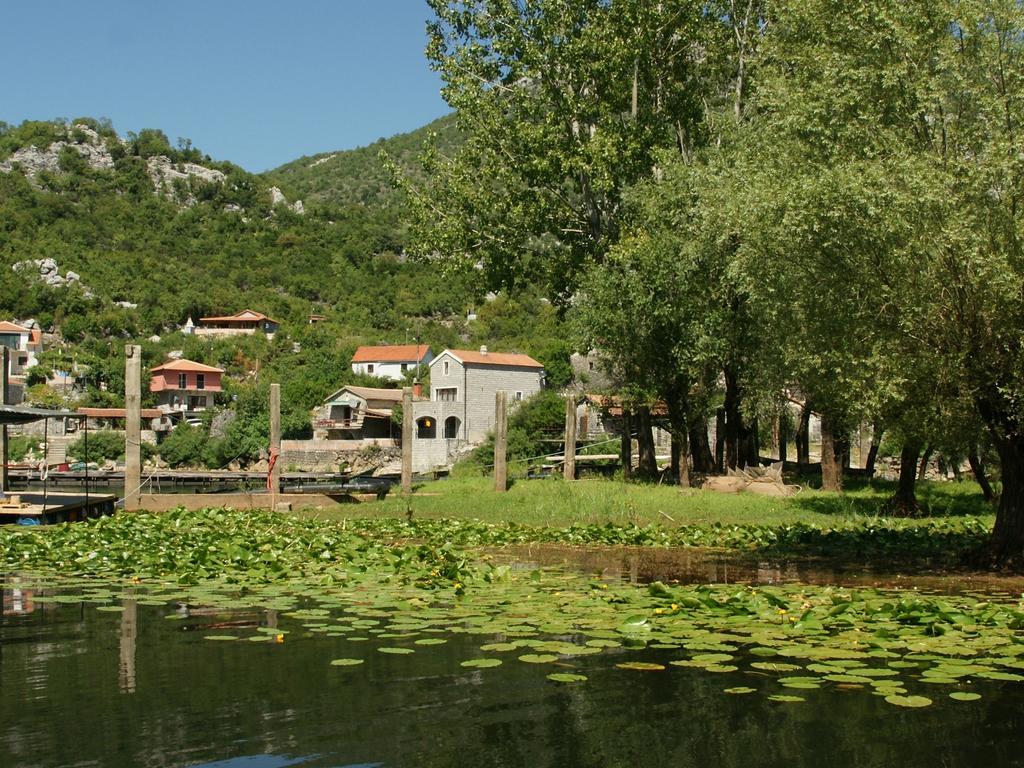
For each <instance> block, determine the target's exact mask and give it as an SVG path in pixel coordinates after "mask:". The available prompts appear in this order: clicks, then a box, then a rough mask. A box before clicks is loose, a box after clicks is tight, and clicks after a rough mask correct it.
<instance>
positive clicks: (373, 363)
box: [352, 344, 434, 381]
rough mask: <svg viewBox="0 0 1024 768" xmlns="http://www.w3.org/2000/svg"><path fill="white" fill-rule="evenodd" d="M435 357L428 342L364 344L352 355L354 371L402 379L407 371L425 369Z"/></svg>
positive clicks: (385, 377) (396, 379) (394, 379)
mask: <svg viewBox="0 0 1024 768" xmlns="http://www.w3.org/2000/svg"><path fill="white" fill-rule="evenodd" d="M433 357H434V355H433V353H432V352H431V351H430V347H428V346H427V345H426V344H398V345H389V344H378V345H377V346H363V347H359V348H358V349H357V350H356V353H355V354H354V355H352V373H361V374H364V375H366V376H376V377H377V378H378V379H387V380H388V381H402V380H403V379H404V378H405V375H406V373H407V372H409V371H413V372H415V371H418V370H420V369H425V368H426V366H428V365H430V361H431V360H432V359H433ZM414 375H415V374H414Z"/></svg>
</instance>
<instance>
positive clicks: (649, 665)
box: [615, 661, 665, 672]
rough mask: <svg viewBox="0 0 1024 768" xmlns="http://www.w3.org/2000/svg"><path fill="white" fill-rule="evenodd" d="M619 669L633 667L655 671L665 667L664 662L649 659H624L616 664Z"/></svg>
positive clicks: (639, 669) (644, 670) (643, 670)
mask: <svg viewBox="0 0 1024 768" xmlns="http://www.w3.org/2000/svg"><path fill="white" fill-rule="evenodd" d="M615 666H616V667H618V668H619V669H635V670H638V671H642V672H655V671H659V670H662V669H665V665H664V664H655V663H654V662H650V661H624V662H622V663H621V664H616V665H615Z"/></svg>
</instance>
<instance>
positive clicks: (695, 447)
mask: <svg viewBox="0 0 1024 768" xmlns="http://www.w3.org/2000/svg"><path fill="white" fill-rule="evenodd" d="M689 437H690V460H691V461H692V462H693V471H694V472H698V473H700V474H702V475H708V474H711V473H712V472H713V471H714V466H715V457H714V456H712V455H711V441H710V440H708V420H707V419H705V418H704V417H703V416H697V417H695V418H693V419H691V420H690V435H689Z"/></svg>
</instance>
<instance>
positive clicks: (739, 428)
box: [723, 365, 757, 469]
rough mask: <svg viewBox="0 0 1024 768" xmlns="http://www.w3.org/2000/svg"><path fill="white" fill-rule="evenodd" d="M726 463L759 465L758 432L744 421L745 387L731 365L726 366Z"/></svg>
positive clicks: (733, 465)
mask: <svg viewBox="0 0 1024 768" xmlns="http://www.w3.org/2000/svg"><path fill="white" fill-rule="evenodd" d="M723 372H724V373H725V463H726V465H727V466H728V467H731V468H733V469H735V468H736V467H737V466H739V467H744V466H747V465H755V466H756V465H757V433H756V432H755V433H754V434H753V435H751V430H750V428H749V427H748V426H746V425H745V424H744V423H743V411H742V405H743V389H742V387H741V386H740V382H739V376H738V374H737V372H736V370H735V369H734V368H733V366H731V365H727V366H725V368H724V369H723Z"/></svg>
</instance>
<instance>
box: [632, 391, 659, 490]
mask: <svg viewBox="0 0 1024 768" xmlns="http://www.w3.org/2000/svg"><path fill="white" fill-rule="evenodd" d="M636 415H637V421H638V424H637V449H638V452H639V454H640V455H639V462H638V464H637V474H638V475H640V476H642V477H646V478H648V479H652V478H654V477H655V476H657V474H658V459H657V457H656V456H655V453H654V431H653V429H652V427H651V409H650V408H649V407H648V406H646V405H641V406H640V407H639V408H637V409H636Z"/></svg>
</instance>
